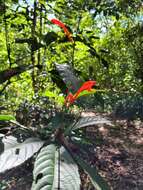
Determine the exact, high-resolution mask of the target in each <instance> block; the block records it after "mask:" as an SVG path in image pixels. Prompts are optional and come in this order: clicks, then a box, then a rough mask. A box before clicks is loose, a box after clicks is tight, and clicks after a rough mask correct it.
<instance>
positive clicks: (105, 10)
mask: <svg viewBox="0 0 143 190" xmlns="http://www.w3.org/2000/svg"><path fill="white" fill-rule="evenodd" d="M52 18H57V19H59V20H61V21H62V22H63V23H65V24H66V26H68V28H69V30H70V31H71V33H72V35H73V39H74V42H70V41H69V40H68V39H67V38H66V36H65V34H64V32H63V31H62V29H61V28H59V27H58V26H56V25H53V24H52V23H51V22H50V20H51V19H52ZM0 36H1V38H0V47H1V48H0V105H1V110H2V113H3V112H15V110H16V109H17V108H18V106H19V104H21V103H22V102H23V101H26V100H28V101H35V100H36V99H37V98H38V97H48V98H49V99H52V100H54V101H56V103H58V104H61V103H62V102H63V98H62V97H64V94H63V93H62V92H61V90H62V89H63V86H62V85H61V84H60V82H59V78H58V77H57V75H56V72H55V70H54V63H55V62H56V63H58V64H65V63H66V64H69V65H71V66H73V67H74V69H75V71H76V73H77V74H78V76H79V77H80V78H81V79H82V80H83V81H86V80H89V79H93V80H96V81H97V88H100V89H104V90H105V91H104V92H103V93H97V94H95V95H94V96H92V97H91V105H92V107H96V109H98V110H100V111H111V110H120V107H122V108H123V104H124V105H125V104H126V105H128V103H129V102H134V104H137V105H139V104H140V102H142V94H143V61H142V58H143V5H142V2H141V0H131V1H123V0H112V1H111V0H110V1H108V0H106V1H104V0H100V1H93V0H89V1H85V0H78V1H70V0H58V1H52V0H50V1H46V0H39V1H36V0H35V1H34V0H19V1H18V0H7V1H4V0H2V1H1V4H0ZM55 78H58V79H57V80H54V79H55ZM55 82H56V83H55ZM59 94H60V96H59ZM125 99H126V100H125ZM139 99H140V100H139ZM137 101H139V103H137ZM135 102H136V103H135ZM91 105H87V107H91ZM136 107H137V106H136ZM122 108H121V109H122ZM138 109H139V108H138ZM138 111H139V110H135V112H136V113H137V112H138ZM135 112H134V113H135Z"/></svg>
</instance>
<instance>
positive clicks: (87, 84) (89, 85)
mask: <svg viewBox="0 0 143 190" xmlns="http://www.w3.org/2000/svg"><path fill="white" fill-rule="evenodd" d="M95 84H96V81H87V82H85V83H83V85H82V86H81V87H80V88H79V89H78V91H77V92H76V93H75V94H74V95H73V94H72V93H69V94H68V95H67V97H66V99H65V105H66V106H69V105H70V104H72V103H73V102H74V101H75V100H76V99H77V98H78V96H79V94H80V93H81V92H82V91H84V90H88V91H91V90H92V87H93V86H94V85H95Z"/></svg>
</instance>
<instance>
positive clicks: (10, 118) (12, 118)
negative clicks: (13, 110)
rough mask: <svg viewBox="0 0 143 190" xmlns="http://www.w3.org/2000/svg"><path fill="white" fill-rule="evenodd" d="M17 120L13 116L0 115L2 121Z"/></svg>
mask: <svg viewBox="0 0 143 190" xmlns="http://www.w3.org/2000/svg"><path fill="white" fill-rule="evenodd" d="M10 120H16V119H15V117H14V116H12V115H0V121H10Z"/></svg>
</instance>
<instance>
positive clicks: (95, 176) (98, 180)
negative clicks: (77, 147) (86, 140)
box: [73, 154, 110, 190]
mask: <svg viewBox="0 0 143 190" xmlns="http://www.w3.org/2000/svg"><path fill="white" fill-rule="evenodd" d="M73 156H74V158H75V159H76V161H77V163H78V164H79V165H80V166H81V167H82V169H83V170H84V171H85V172H86V173H87V174H88V175H89V177H90V180H91V182H92V184H93V186H94V187H95V188H96V190H110V187H109V185H108V184H107V182H106V181H105V180H104V179H103V178H102V177H101V176H100V175H99V173H98V172H97V170H96V168H92V167H91V166H90V165H88V164H87V163H86V162H85V161H84V160H82V159H81V158H79V157H78V156H76V155H75V154H74V155H73Z"/></svg>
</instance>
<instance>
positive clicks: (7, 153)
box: [0, 136, 43, 173]
mask: <svg viewBox="0 0 143 190" xmlns="http://www.w3.org/2000/svg"><path fill="white" fill-rule="evenodd" d="M2 143H3V144H4V152H2V154H1V155H0V173H2V172H4V171H5V170H8V169H11V168H13V167H15V166H18V165H20V164H22V163H23V162H25V161H26V160H27V159H28V158H30V157H31V156H33V154H34V153H35V152H37V151H38V150H39V149H40V148H41V146H42V145H43V141H41V140H40V139H38V138H28V139H26V140H25V141H24V142H23V143H18V142H17V139H16V138H15V137H13V136H7V137H3V138H2Z"/></svg>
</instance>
